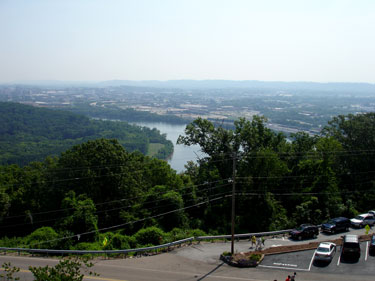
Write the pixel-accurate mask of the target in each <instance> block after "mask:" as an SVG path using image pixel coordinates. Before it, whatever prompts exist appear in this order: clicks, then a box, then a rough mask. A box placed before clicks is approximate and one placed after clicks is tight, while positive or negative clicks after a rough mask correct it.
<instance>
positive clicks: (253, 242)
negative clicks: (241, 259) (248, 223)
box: [251, 235, 257, 248]
mask: <svg viewBox="0 0 375 281" xmlns="http://www.w3.org/2000/svg"><path fill="white" fill-rule="evenodd" d="M256 243H257V238H256V237H255V235H253V236H252V237H251V248H253V247H254V245H256Z"/></svg>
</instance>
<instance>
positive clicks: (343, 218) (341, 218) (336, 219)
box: [330, 217, 349, 222]
mask: <svg viewBox="0 0 375 281" xmlns="http://www.w3.org/2000/svg"><path fill="white" fill-rule="evenodd" d="M344 220H345V221H346V220H349V219H348V218H345V217H338V218H333V219H330V221H335V222H338V221H344Z"/></svg>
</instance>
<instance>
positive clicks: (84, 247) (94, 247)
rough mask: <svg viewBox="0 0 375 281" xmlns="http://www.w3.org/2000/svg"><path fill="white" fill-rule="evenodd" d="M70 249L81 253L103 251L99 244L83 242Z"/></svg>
mask: <svg viewBox="0 0 375 281" xmlns="http://www.w3.org/2000/svg"><path fill="white" fill-rule="evenodd" d="M70 249H71V250H79V251H98V250H101V245H100V244H99V243H98V242H93V243H90V242H81V243H78V244H76V245H74V246H72V247H70Z"/></svg>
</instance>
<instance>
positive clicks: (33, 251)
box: [0, 229, 291, 255]
mask: <svg viewBox="0 0 375 281" xmlns="http://www.w3.org/2000/svg"><path fill="white" fill-rule="evenodd" d="M290 231H291V230H290V229H288V230H280V231H270V232H258V233H245V234H235V235H234V237H235V238H236V239H240V238H243V239H246V238H249V239H250V237H252V236H255V237H261V236H275V235H280V234H286V233H289V232H290ZM230 238H232V235H216V236H197V237H190V238H186V239H182V240H178V241H174V242H170V243H166V244H162V245H158V246H152V247H144V248H137V249H125V250H100V251H99V250H98V251H86V250H51V249H28V248H8V247H0V251H3V252H5V253H6V252H7V251H13V252H18V253H20V252H26V253H31V254H47V255H48V254H50V255H59V254H60V255H64V254H75V255H90V254H128V253H141V252H148V251H153V250H157V249H163V248H169V247H172V246H176V245H181V244H185V243H192V242H193V241H194V240H196V241H203V240H215V239H230Z"/></svg>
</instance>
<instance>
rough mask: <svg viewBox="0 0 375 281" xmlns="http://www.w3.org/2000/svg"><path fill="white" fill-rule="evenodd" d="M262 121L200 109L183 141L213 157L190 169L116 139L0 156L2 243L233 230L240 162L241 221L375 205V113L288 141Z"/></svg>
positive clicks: (82, 244)
mask: <svg viewBox="0 0 375 281" xmlns="http://www.w3.org/2000/svg"><path fill="white" fill-rule="evenodd" d="M266 122H267V120H266V118H264V117H260V116H254V118H253V119H252V120H251V121H249V120H246V119H239V120H236V121H235V122H234V129H233V130H228V129H224V128H222V127H215V126H214V125H213V123H211V122H210V121H207V120H204V119H200V118H198V119H196V120H195V121H194V122H192V123H191V124H189V125H187V127H186V130H185V136H181V137H180V138H179V140H178V142H179V143H181V144H185V145H194V144H198V145H200V147H201V150H202V151H203V152H204V153H205V155H206V157H204V158H201V159H199V161H198V163H197V164H194V163H192V162H190V163H187V166H186V171H185V173H183V174H176V172H175V171H174V170H172V169H171V168H170V167H169V165H168V164H167V163H166V162H165V161H162V160H158V159H153V158H150V157H147V156H144V155H143V154H141V153H139V152H129V151H127V150H125V149H124V147H123V146H122V145H121V144H120V143H119V141H117V140H115V139H97V140H89V141H87V142H84V143H81V144H77V145H75V146H73V147H72V148H70V149H68V150H66V151H65V152H63V153H62V154H61V155H60V156H59V157H56V158H46V159H45V160H44V161H43V162H34V163H31V164H29V165H27V166H25V167H19V166H17V165H4V166H0V218H1V222H0V236H1V237H3V239H2V240H0V245H2V246H23V247H34V248H35V247H43V248H48V247H49V248H65V249H67V248H71V249H115V248H116V249H124V248H129V247H130V248H131V247H139V246H145V245H150V244H154V245H156V244H160V243H163V242H165V241H171V240H177V239H180V238H183V237H184V236H191V235H194V234H197V233H204V232H206V233H211V234H228V233H230V229H231V202H232V198H231V194H232V185H233V172H234V171H233V165H234V164H235V166H236V171H235V174H236V175H235V180H236V181H235V182H236V227H235V232H236V233H249V232H264V231H271V230H278V229H288V228H291V227H295V226H296V225H299V224H301V223H314V224H319V223H322V222H324V221H325V220H327V219H329V218H332V217H337V216H345V217H349V218H350V217H353V216H355V215H356V214H357V213H358V212H363V211H367V210H368V209H373V207H374V206H375V172H374V169H373V167H374V166H375V157H374V154H375V113H367V114H361V115H347V116H337V117H334V118H333V119H332V120H331V121H330V122H329V124H327V126H326V127H325V128H324V130H323V133H322V135H321V136H313V137H312V136H309V135H308V134H306V133H303V132H300V133H297V134H294V135H292V140H291V141H287V139H286V137H285V136H284V135H283V134H281V133H275V132H273V131H271V130H270V129H268V128H267V127H266V126H265V125H266ZM202 231H204V232H202ZM102 241H108V243H107V242H106V243H102Z"/></svg>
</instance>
